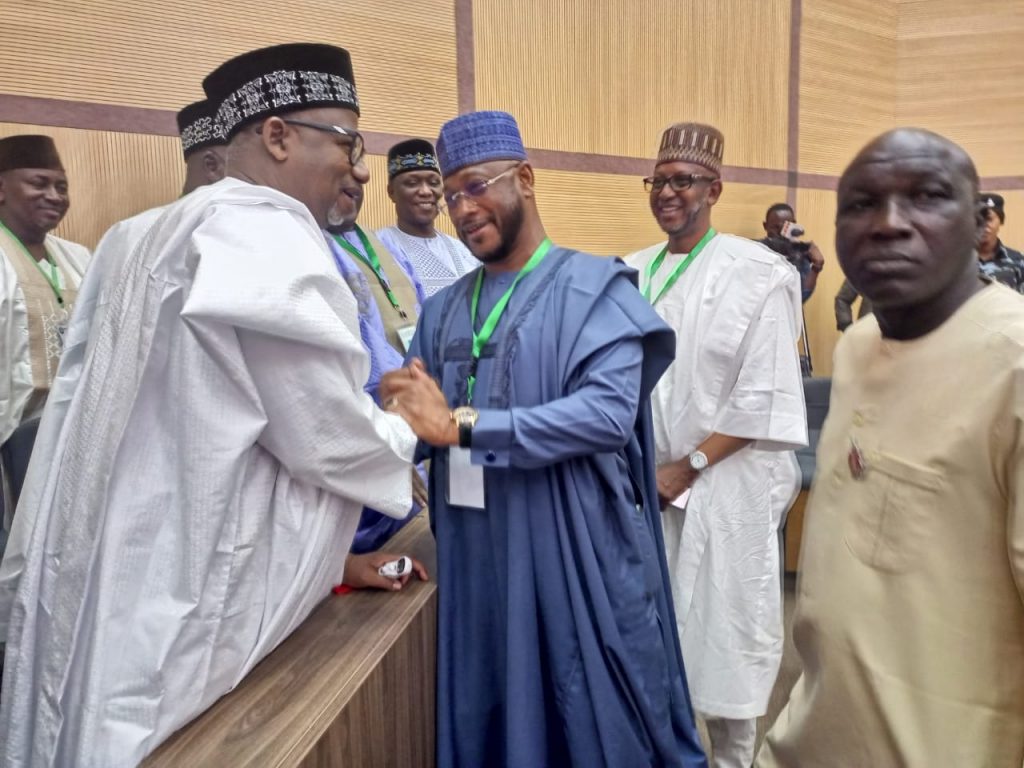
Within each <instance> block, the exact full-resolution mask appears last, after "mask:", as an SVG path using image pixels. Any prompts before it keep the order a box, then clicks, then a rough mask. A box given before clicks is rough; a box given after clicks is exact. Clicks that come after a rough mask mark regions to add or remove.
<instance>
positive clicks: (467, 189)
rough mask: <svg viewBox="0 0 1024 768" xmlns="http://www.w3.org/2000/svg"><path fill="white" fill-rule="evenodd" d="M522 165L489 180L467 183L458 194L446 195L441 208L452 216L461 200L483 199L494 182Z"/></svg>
mask: <svg viewBox="0 0 1024 768" xmlns="http://www.w3.org/2000/svg"><path fill="white" fill-rule="evenodd" d="M520 165H522V163H516V164H515V165H513V166H512V167H511V168H506V169H505V170H504V171H502V172H501V173H499V174H498V175H497V176H492V177H491V178H489V179H486V180H484V179H477V180H475V181H470V182H467V184H466V186H464V187H463V188H462V189H460V190H459V191H458V192H452V193H451V194H450V195H449V194H445V196H444V203H442V204H441V206H440V208H441V210H442V211H444V212H445V213H447V214H448V215H449V216H451V212H452V210H453V209H454V208H455V207H456V206H457V205H458V204H459V202H460V201H461V200H471V199H475V198H478V197H483V196H484V195H485V194H487V190H488V189H489V188H490V186H491V185H492V184H494V182H496V181H498V179H501V178H504V177H505V176H508V175H509V174H510V173H512V171H514V170H516V169H517V168H519V166H520Z"/></svg>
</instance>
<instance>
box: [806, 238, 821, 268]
mask: <svg viewBox="0 0 1024 768" xmlns="http://www.w3.org/2000/svg"><path fill="white" fill-rule="evenodd" d="M807 258H808V259H809V260H810V262H811V269H813V270H814V271H815V272H821V270H822V269H824V268H825V257H824V256H822V255H821V251H820V250H819V249H818V246H816V245H815V244H814V243H809V244H808V248H807Z"/></svg>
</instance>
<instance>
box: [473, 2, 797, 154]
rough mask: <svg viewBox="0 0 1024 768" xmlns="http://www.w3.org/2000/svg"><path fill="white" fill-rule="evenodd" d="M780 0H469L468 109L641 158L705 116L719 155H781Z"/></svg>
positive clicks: (783, 70) (573, 144)
mask: <svg viewBox="0 0 1024 768" xmlns="http://www.w3.org/2000/svg"><path fill="white" fill-rule="evenodd" d="M789 9H790V2H789V0H758V1H757V2H750V0H688V1H687V2H679V0H646V1H645V2H642V3H628V2H602V3H593V2H588V0H519V1H518V2H515V3H509V2H505V1H504V0H476V2H474V3H473V29H474V35H475V44H476V102H477V107H478V108H481V109H483V108H488V109H506V110H508V111H510V112H512V113H513V114H515V115H516V117H517V118H518V120H519V121H520V125H521V126H522V129H523V134H524V136H525V137H526V140H527V142H528V143H529V144H530V145H531V146H534V147H542V148H545V149H561V150H568V151H573V152H596V153H601V154H612V155H629V156H633V157H653V156H654V154H655V153H656V151H657V148H658V140H659V138H660V136H661V132H662V130H664V128H665V127H666V126H667V125H668V124H669V123H672V122H677V121H680V120H700V121H705V122H710V123H712V124H714V125H716V126H717V127H718V128H720V129H721V130H722V131H723V133H724V134H725V150H726V152H725V161H726V163H728V164H730V165H740V166H756V167H763V168H782V167H784V166H785V164H786V136H787V133H786V115H787V99H788V88H787V80H788V72H789Z"/></svg>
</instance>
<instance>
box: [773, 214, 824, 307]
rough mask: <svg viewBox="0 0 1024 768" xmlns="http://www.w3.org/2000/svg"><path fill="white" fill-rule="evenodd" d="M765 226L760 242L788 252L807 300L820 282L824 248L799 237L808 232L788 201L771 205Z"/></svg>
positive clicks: (778, 251) (804, 299)
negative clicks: (819, 275) (822, 250)
mask: <svg viewBox="0 0 1024 768" xmlns="http://www.w3.org/2000/svg"><path fill="white" fill-rule="evenodd" d="M762 226H763V227H764V231H765V235H766V236H765V237H764V238H763V239H762V240H760V242H761V243H763V244H764V245H766V246H768V247H769V248H771V249H772V250H773V251H775V252H776V253H780V254H782V255H783V256H785V257H786V259H787V260H788V261H789V263H790V264H792V265H793V266H794V267H796V268H797V271H798V272H799V273H800V292H801V298H802V299H803V301H804V302H805V303H806V301H807V300H808V299H809V298H811V294H812V293H814V288H815V287H816V286H817V284H818V273H819V272H821V270H822V269H824V267H825V259H824V257H823V256H822V255H821V251H820V250H818V246H816V245H815V244H814V243H812V242H805V241H802V240H800V239H799V238H801V237H803V235H804V228H803V227H801V226H800V225H799V224H797V223H796V214H794V212H793V208H792V207H791V206H790V205H788V204H786V203H775V205H773V206H772V207H771V208H769V209H768V212H767V213H766V214H765V217H764V222H763V224H762Z"/></svg>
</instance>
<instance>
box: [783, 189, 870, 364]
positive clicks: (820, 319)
mask: <svg viewBox="0 0 1024 768" xmlns="http://www.w3.org/2000/svg"><path fill="white" fill-rule="evenodd" d="M795 208H796V214H797V220H798V221H799V222H800V223H801V224H803V225H804V227H805V228H806V229H807V237H808V238H809V239H811V240H813V241H814V242H815V244H816V245H817V246H818V248H820V249H821V254H822V256H824V257H825V269H823V270H822V272H821V274H820V275H818V285H817V287H816V288H815V289H814V293H813V294H812V295H811V298H810V299H808V300H807V303H806V304H804V320H805V321H806V324H807V335H808V336H809V337H810V341H811V345H810V346H811V362H812V363H813V365H814V374H815V375H816V376H830V375H831V374H832V351H833V349H834V348H835V344H836V341H838V340H839V331H837V330H836V316H835V297H836V293H837V292H838V291H839V288H840V286H841V285H842V284H843V279H844V278H843V271H842V270H841V269H840V268H839V261H838V260H837V259H836V246H835V239H836V225H835V219H836V193H835V192H832V191H830V190H823V189H801V190H798V192H797V196H796V206H795ZM855 316H856V315H855Z"/></svg>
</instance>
